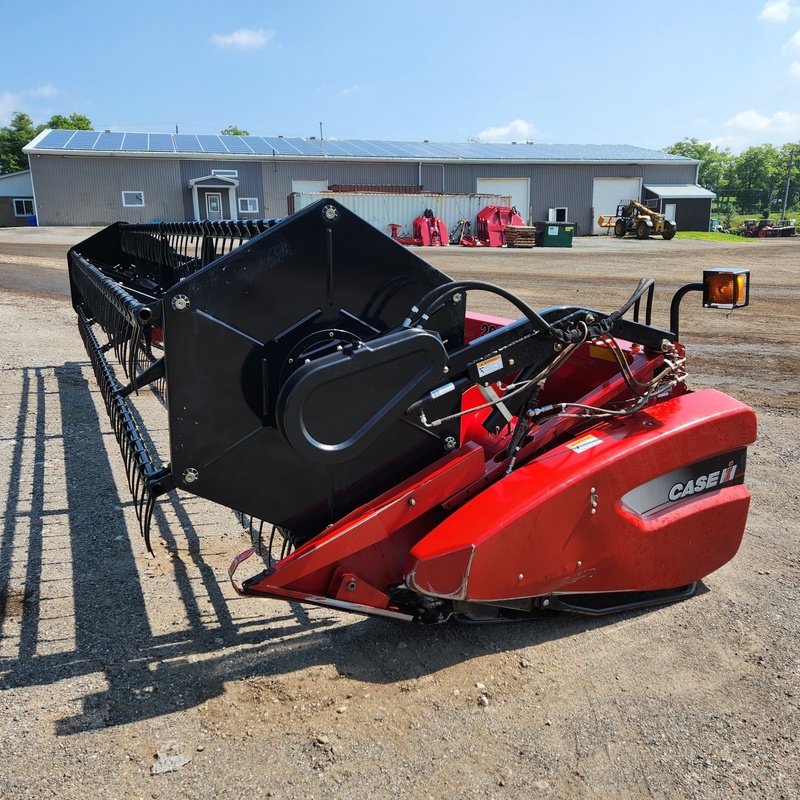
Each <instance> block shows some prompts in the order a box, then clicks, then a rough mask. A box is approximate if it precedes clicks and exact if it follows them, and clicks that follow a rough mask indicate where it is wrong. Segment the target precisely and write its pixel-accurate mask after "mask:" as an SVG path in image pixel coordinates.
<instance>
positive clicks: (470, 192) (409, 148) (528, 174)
mask: <svg viewBox="0 0 800 800" xmlns="http://www.w3.org/2000/svg"><path fill="white" fill-rule="evenodd" d="M24 152H25V153H26V154H27V155H28V158H29V162H30V169H31V177H32V179H33V188H34V195H35V204H36V213H37V215H38V222H39V224H40V225H106V224H109V223H112V222H116V221H118V220H124V221H126V222H153V221H175V220H195V219H271V218H278V217H283V216H285V215H286V214H287V213H290V211H291V210H292V207H293V200H294V196H295V195H298V194H303V193H309V192H313V193H320V192H323V193H336V192H348V193H353V192H359V193H381V194H383V195H384V200H385V203H386V209H387V211H386V217H387V218H386V224H387V225H388V224H389V222H403V220H398V219H391V218H390V217H391V216H392V214H393V213H394V212H393V207H392V198H393V197H398V196H406V197H405V200H406V202H407V201H408V197H407V195H408V194H414V193H419V194H444V195H462V196H465V197H468V196H474V195H495V196H500V197H504V198H506V197H507V198H510V202H511V204H512V205H513V206H515V207H516V209H517V211H518V213H519V214H520V215H521V216H522V217H523V218H524V219H525V220H526V222H528V223H529V224H530V223H533V222H536V221H539V220H551V221H570V222H573V223H575V225H576V226H577V231H576V232H577V233H578V234H579V235H590V234H598V233H604V232H605V231H604V230H603V229H602V228H599V227H598V225H597V219H598V217H599V216H600V215H601V214H613V213H614V212H615V211H616V207H617V204H618V203H619V202H620V201H626V202H627V201H628V200H630V199H636V200H642V201H644V200H645V199H647V198H656V199H658V201H659V202H660V204H661V206H662V208H663V209H664V210H665V211H666V212H667V213H668V214H669V213H673V214H674V217H675V220H676V222H677V226H678V230H707V229H708V221H709V218H710V213H711V199H712V198H713V196H714V195H713V194H712V193H711V192H708V191H706V190H704V189H701V187H699V186H697V185H696V181H697V171H698V167H699V163H700V162H698V161H696V160H694V159H690V158H685V157H682V156H674V155H670V154H667V153H663V152H661V151H658V150H646V149H643V148H640V147H634V146H630V145H556V144H536V143H524V144H484V143H456V144H453V143H442V142H392V141H363V140H338V139H337V140H329V139H324V140H323V139H316V138H314V137H311V138H308V139H303V138H284V137H280V136H276V137H261V136H223V135H202V134H196V135H195V134H178V133H175V134H168V133H126V132H111V131H105V132H97V131H65V130H46V131H43V132H42V133H41V134H40V135H39V136H37V137H36V139H34V140H33V141H32V142H31V143H30V144H29V145H28V146H27V147H26V148H25V151H24ZM650 187H655V190H651V189H650ZM421 202H422V200H421ZM423 210H424V208H422V207H420V208H419V213H420V214H421V213H422V212H423ZM457 222H458V220H457V219H445V223H446V224H447V226H448V228H450V227H452V226H453V225H455V224H456V223H457ZM473 222H474V220H473ZM373 224H376V223H373Z"/></svg>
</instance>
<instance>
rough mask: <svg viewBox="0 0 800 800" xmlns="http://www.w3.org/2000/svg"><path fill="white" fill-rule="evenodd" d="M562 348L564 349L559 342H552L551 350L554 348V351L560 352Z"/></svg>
mask: <svg viewBox="0 0 800 800" xmlns="http://www.w3.org/2000/svg"><path fill="white" fill-rule="evenodd" d="M563 349H564V345H563V344H561V342H555V343H554V344H553V350H555V351H556V353H560V352H561V351H562V350H563Z"/></svg>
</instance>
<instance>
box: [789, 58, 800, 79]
mask: <svg viewBox="0 0 800 800" xmlns="http://www.w3.org/2000/svg"><path fill="white" fill-rule="evenodd" d="M789 77H790V78H792V79H794V80H797V79H798V78H800V61H792V63H791V64H789Z"/></svg>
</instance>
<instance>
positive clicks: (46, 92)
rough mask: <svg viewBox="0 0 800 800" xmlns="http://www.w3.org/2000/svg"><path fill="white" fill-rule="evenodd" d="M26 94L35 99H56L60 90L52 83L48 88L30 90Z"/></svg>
mask: <svg viewBox="0 0 800 800" xmlns="http://www.w3.org/2000/svg"><path fill="white" fill-rule="evenodd" d="M26 94H29V95H33V96H34V97H54V96H55V95H57V94H58V89H56V87H55V86H53V84H52V83H48V84H47V85H46V86H38V87H37V88H36V89H30V90H29V91H28V92H26Z"/></svg>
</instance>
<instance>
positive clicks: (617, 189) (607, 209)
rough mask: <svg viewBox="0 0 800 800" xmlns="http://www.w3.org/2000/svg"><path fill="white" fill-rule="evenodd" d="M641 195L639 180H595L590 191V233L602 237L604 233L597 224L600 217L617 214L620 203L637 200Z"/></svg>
mask: <svg viewBox="0 0 800 800" xmlns="http://www.w3.org/2000/svg"><path fill="white" fill-rule="evenodd" d="M641 193H642V179H641V178H595V179H594V187H593V189H592V208H593V209H594V211H593V213H592V233H593V234H595V235H598V236H599V235H602V234H604V233H605V232H606V229H605V228H601V227H600V226H599V225H598V224H597V220H598V219H599V218H600V216H601V215H611V214H616V213H617V206H618V205H619V204H620V203H629V202H630V201H631V200H639V198H640V196H641Z"/></svg>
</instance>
